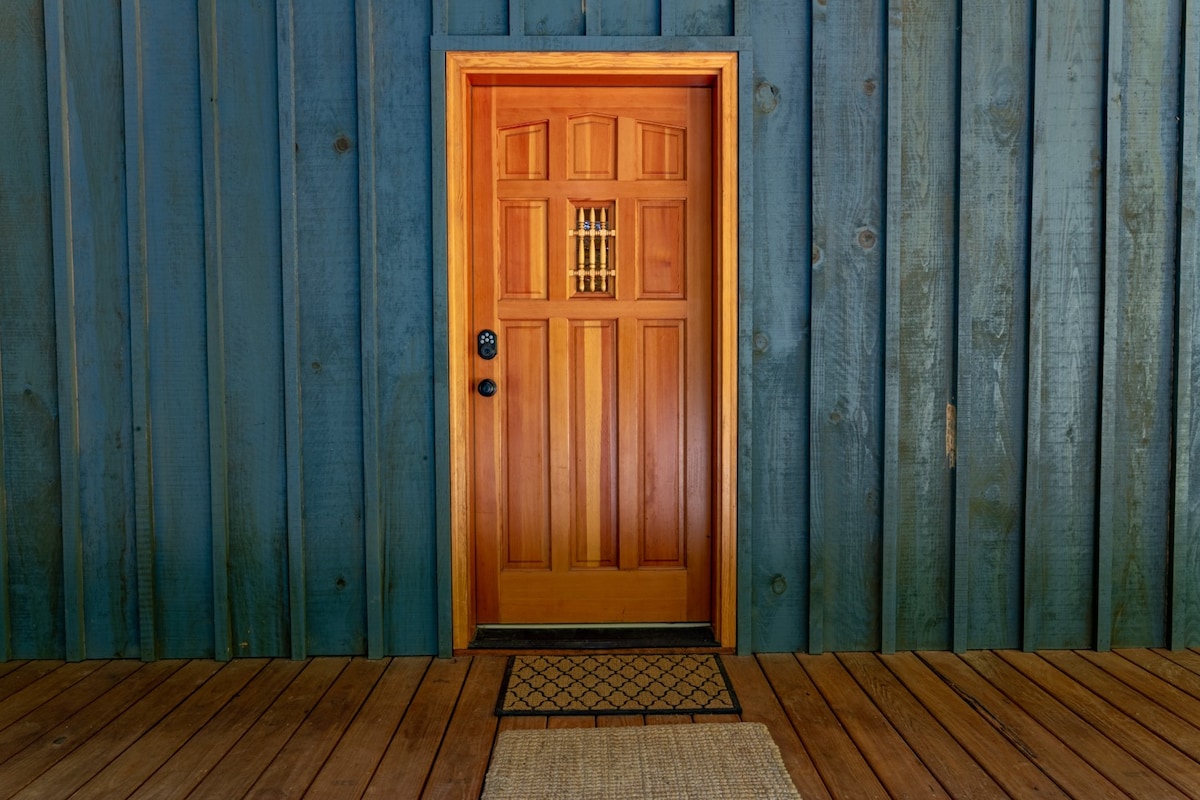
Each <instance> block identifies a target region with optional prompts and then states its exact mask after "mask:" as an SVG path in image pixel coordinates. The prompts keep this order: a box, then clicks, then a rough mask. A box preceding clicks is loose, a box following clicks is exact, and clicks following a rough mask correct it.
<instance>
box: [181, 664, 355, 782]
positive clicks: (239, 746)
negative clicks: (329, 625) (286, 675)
mask: <svg viewBox="0 0 1200 800" xmlns="http://www.w3.org/2000/svg"><path fill="white" fill-rule="evenodd" d="M349 661H350V659H348V658H314V659H312V660H311V661H309V662H308V663H307V664H306V665H305V667H304V670H303V671H302V672H301V673H300V674H299V675H298V676H297V677H296V679H295V680H294V681H292V682H291V683H290V684H289V685H288V687H287V688H286V689H285V690H284V691H283V693H282V694H280V695H279V697H278V698H276V700H275V702H274V703H272V704H271V706H270V708H268V709H267V710H266V712H265V713H264V714H263V715H262V716H261V717H259V718H258V719H257V720H255V722H254V724H253V725H252V726H250V728H249V730H247V731H246V732H245V734H243V735H242V737H241V738H240V739H239V740H238V741H237V743H236V744H235V745H234V746H233V747H232V748H230V750H229V751H228V752H227V753H225V755H224V757H223V758H222V759H221V760H220V761H219V762H218V763H217V765H216V766H215V767H214V768H213V770H212V771H211V772H210V773H209V774H208V775H206V776H205V777H204V779H203V780H202V781H200V783H199V784H198V785H197V786H196V788H195V789H194V790H193V792H192V794H190V795H189V797H194V798H205V797H209V798H213V799H214V800H227V798H231V797H243V796H245V794H246V792H248V791H249V790H250V787H251V786H253V785H254V783H255V781H257V780H258V778H259V776H261V775H262V773H263V772H264V771H265V770H267V769H268V768H269V767H270V765H271V762H272V761H273V760H274V758H275V756H276V754H277V753H279V752H280V751H281V750H282V749H283V748H284V746H285V745H286V744H287V741H288V740H289V739H290V738H291V736H292V734H293V733H295V731H296V729H297V728H299V727H300V725H301V724H303V722H304V720H305V718H306V717H307V716H308V714H309V712H310V711H312V709H313V708H314V707H315V706H316V705H317V704H318V703H319V702H320V700H321V698H322V697H323V696H324V695H325V692H326V691H328V689H329V687H330V686H331V685H332V684H333V682H334V681H335V680H337V677H338V675H340V674H341V673H342V670H344V669H345V667H346V665H347V663H349Z"/></svg>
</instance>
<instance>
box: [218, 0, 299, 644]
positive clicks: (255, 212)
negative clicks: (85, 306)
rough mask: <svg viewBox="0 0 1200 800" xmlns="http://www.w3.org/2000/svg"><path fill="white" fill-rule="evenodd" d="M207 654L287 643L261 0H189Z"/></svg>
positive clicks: (271, 66)
mask: <svg viewBox="0 0 1200 800" xmlns="http://www.w3.org/2000/svg"><path fill="white" fill-rule="evenodd" d="M198 10H199V19H200V30H199V36H200V65H201V77H200V86H201V99H202V116H201V120H202V128H201V136H202V142H203V147H204V202H205V208H204V223H205V257H206V276H207V277H206V296H207V343H208V349H207V354H208V381H209V431H210V433H209V436H210V454H211V455H210V459H211V470H212V509H213V510H212V518H213V582H214V589H213V591H214V606H215V617H216V620H215V630H214V639H215V646H216V654H217V656H218V657H219V658H222V657H224V658H227V657H229V656H230V655H232V654H234V653H236V654H237V655H243V656H279V655H284V654H287V653H289V651H290V642H289V636H288V613H287V608H286V604H285V601H284V600H283V598H285V597H287V511H286V490H287V487H286V474H285V470H284V426H283V419H284V415H283V363H282V347H283V345H282V331H283V323H282V319H281V309H282V288H281V284H280V263H281V244H280V234H279V231H280V195H279V187H280V172H279V150H278V147H279V132H278V90H277V78H278V72H277V62H276V25H275V8H274V6H273V5H265V6H264V5H258V6H252V5H238V6H236V7H234V6H226V5H223V4H218V3H216V2H213V0H202V1H201V3H200V4H199V9H198Z"/></svg>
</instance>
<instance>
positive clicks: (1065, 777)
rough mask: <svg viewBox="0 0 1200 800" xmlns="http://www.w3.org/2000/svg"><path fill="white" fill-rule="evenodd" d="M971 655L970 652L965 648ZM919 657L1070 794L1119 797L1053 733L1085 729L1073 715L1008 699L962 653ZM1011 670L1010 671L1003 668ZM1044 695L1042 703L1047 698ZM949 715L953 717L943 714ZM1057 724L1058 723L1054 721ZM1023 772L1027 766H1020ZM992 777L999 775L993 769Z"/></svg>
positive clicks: (991, 673)
mask: <svg viewBox="0 0 1200 800" xmlns="http://www.w3.org/2000/svg"><path fill="white" fill-rule="evenodd" d="M969 655H972V654H968V656H969ZM920 658H921V659H922V660H923V661H924V662H925V663H926V664H927V665H928V666H929V668H930V669H932V670H933V671H934V672H935V673H936V674H937V675H938V676H939V677H940V679H941V680H942V681H943V682H944V683H945V684H946V685H948V686H950V687H952V688H953V690H954V691H955V692H956V693H957V694H958V695H959V696H960V697H961V698H962V699H963V700H964V701H966V702H967V703H968V704H969V705H970V706H971V707H972V708H973V709H975V710H976V711H977V712H978V713H979V714H981V715H982V716H983V718H984V719H986V720H987V721H988V722H989V723H991V724H992V725H993V726H994V727H995V729H996V732H997V733H998V735H999V736H1001V737H1003V738H1004V739H1005V740H1006V741H1007V742H1008V743H1009V744H1011V746H1013V747H1015V748H1016V749H1017V750H1018V751H1020V752H1021V753H1022V755H1023V756H1024V757H1025V758H1026V759H1028V761H1029V763H1031V764H1032V765H1034V766H1036V767H1038V768H1040V769H1041V770H1042V771H1043V772H1045V773H1046V775H1047V776H1049V778H1050V779H1051V780H1053V781H1054V783H1056V784H1058V786H1060V787H1062V790H1063V791H1064V792H1066V793H1067V794H1068V795H1070V796H1073V797H1106V798H1114V800H1115V798H1119V797H1125V796H1127V795H1126V794H1125V792H1124V791H1122V790H1121V789H1118V788H1117V786H1116V785H1115V784H1114V782H1113V781H1111V780H1110V779H1109V778H1108V777H1106V776H1105V775H1104V774H1102V773H1101V772H1100V771H1098V770H1097V768H1095V767H1094V766H1093V765H1091V764H1089V763H1088V762H1087V761H1086V760H1085V759H1084V758H1082V757H1081V756H1080V755H1079V754H1077V753H1076V752H1075V751H1074V750H1073V749H1072V748H1071V747H1068V746H1067V744H1065V743H1064V742H1063V740H1062V739H1060V738H1059V736H1057V735H1056V733H1058V732H1059V731H1062V732H1064V733H1065V732H1066V731H1067V730H1073V731H1075V732H1080V731H1082V732H1084V733H1086V730H1087V729H1086V728H1081V727H1080V725H1079V722H1078V720H1072V719H1071V718H1070V715H1068V714H1056V715H1054V716H1052V717H1051V716H1050V715H1048V714H1043V713H1042V711H1041V710H1040V709H1036V710H1034V711H1030V710H1029V709H1028V708H1027V707H1023V705H1022V704H1020V703H1018V702H1016V701H1015V699H1010V698H1009V696H1008V695H1007V693H1006V692H1005V691H1002V690H1001V688H1000V685H1001V684H999V683H998V682H997V679H998V677H999V675H1000V674H999V673H997V672H996V671H995V670H987V669H986V667H987V666H988V664H987V663H985V664H984V665H983V666H984V667H985V670H984V671H982V672H977V671H976V670H974V669H972V668H971V666H969V665H968V664H967V663H966V662H965V661H964V660H963V658H964V656H958V655H954V654H951V653H934V652H927V653H922V654H921V655H920ZM1007 675H1008V676H1012V675H1013V673H1012V672H1009V673H1007ZM1052 702H1053V701H1052V700H1048V701H1047V703H1052ZM948 719H949V720H950V721H954V717H953V716H951V717H949V718H948ZM1060 723H1061V725H1062V727H1059V725H1060ZM1025 775H1026V777H1028V776H1029V772H1028V770H1026V771H1025ZM992 777H994V778H996V779H997V780H1000V779H1001V776H1000V775H997V774H995V773H993V775H992Z"/></svg>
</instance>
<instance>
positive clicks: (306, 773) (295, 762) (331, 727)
mask: <svg viewBox="0 0 1200 800" xmlns="http://www.w3.org/2000/svg"><path fill="white" fill-rule="evenodd" d="M386 666H387V664H386V663H385V662H383V661H368V660H366V659H353V660H352V661H350V663H349V664H348V665H346V668H345V669H344V670H342V673H341V674H340V675H338V678H337V680H336V681H334V683H333V685H332V686H330V687H329V689H328V690H327V691H326V692H325V693H324V694H323V695H322V696H321V700H320V702H319V703H317V704H316V706H315V707H313V708H312V709H311V710H310V711H309V712H308V715H307V716H306V717H305V718H304V722H303V724H302V725H301V726H300V727H299V728H298V729H297V730H296V732H295V733H293V734H292V736H291V738H289V739H288V741H287V744H286V745H284V747H283V748H282V749H281V750H280V751H279V753H278V754H277V755H276V756H275V758H274V760H273V761H272V762H271V765H270V766H269V767H268V768H267V769H266V770H264V771H263V773H262V775H260V776H259V778H258V780H257V781H256V782H255V783H254V785H253V786H251V787H250V790H249V791H248V792H247V793H246V796H247V797H260V798H267V797H279V796H280V795H281V794H282V796H284V797H300V796H302V795H304V794H306V792H307V791H308V787H309V784H311V783H312V781H313V778H315V777H316V775H317V772H318V771H319V770H320V769H321V765H322V764H324V763H325V760H326V759H327V758H328V757H329V754H330V753H331V752H332V751H333V749H334V747H336V746H337V743H338V742H339V741H340V740H341V738H342V736H343V734H344V733H345V731H346V728H347V727H348V726H349V725H350V723H351V721H353V719H354V716H355V715H356V714H357V713H358V710H359V708H361V707H362V704H363V702H364V701H365V700H366V698H367V695H369V694H370V693H371V691H372V690H373V689H374V688H375V685H376V684H377V683H378V681H379V677H380V676H381V675H382V674H383V671H384V669H385V667H386Z"/></svg>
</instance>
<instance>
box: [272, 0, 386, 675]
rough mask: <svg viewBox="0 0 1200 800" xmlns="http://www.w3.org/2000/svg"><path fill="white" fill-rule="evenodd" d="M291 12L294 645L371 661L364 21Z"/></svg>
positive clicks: (286, 97)
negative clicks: (367, 624)
mask: <svg viewBox="0 0 1200 800" xmlns="http://www.w3.org/2000/svg"><path fill="white" fill-rule="evenodd" d="M280 8H281V11H282V16H281V19H280V37H281V48H280V112H281V113H280V153H281V155H282V159H283V180H284V185H285V191H284V197H283V208H282V210H283V245H284V275H285V278H284V351H285V354H284V358H285V365H284V371H285V376H286V379H285V387H286V390H285V398H286V403H287V407H288V411H287V417H288V424H289V430H288V439H289V442H290V443H291V445H290V446H289V450H288V487H289V488H288V507H289V541H290V543H291V547H290V548H289V554H294V557H295V558H299V559H303V564H302V565H299V564H294V565H293V567H292V571H291V576H292V577H291V581H290V585H291V592H292V597H293V598H295V597H296V595H297V590H299V591H298V594H299V598H300V603H301V605H300V606H299V607H297V606H296V605H295V604H293V607H292V617H293V619H292V622H293V637H295V636H296V635H297V634H299V635H303V636H304V637H305V639H304V645H303V649H304V651H305V652H314V653H345V654H360V653H364V652H365V651H366V630H365V629H364V628H363V625H362V622H361V621H362V620H365V618H366V588H365V586H364V577H363V576H364V574H365V572H364V563H365V562H364V553H363V507H362V497H363V471H362V470H363V450H362V438H363V426H362V416H361V414H362V385H361V383H360V382H361V380H362V364H361V349H362V336H361V330H360V327H359V301H360V290H359V272H360V265H359V253H358V246H359V219H358V179H359V168H358V163H357V158H356V153H357V149H358V144H359V143H358V130H357V126H358V111H357V107H356V91H355V88H356V82H357V75H356V72H355V61H354V59H355V53H356V51H355V20H354V14H353V8H352V7H350V6H342V7H333V6H329V5H328V4H323V3H313V2H304V1H303V0H290V1H289V2H287V3H282V4H281V5H280ZM289 186H290V191H289V190H288V189H287V187H289ZM301 398H303V400H301ZM293 448H294V451H293ZM297 495H299V496H297ZM297 614H300V615H302V620H303V625H298V622H299V621H298V620H297V619H296V615H297ZM295 644H296V642H295V639H294V638H293V654H294V653H295V649H296V648H295Z"/></svg>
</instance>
